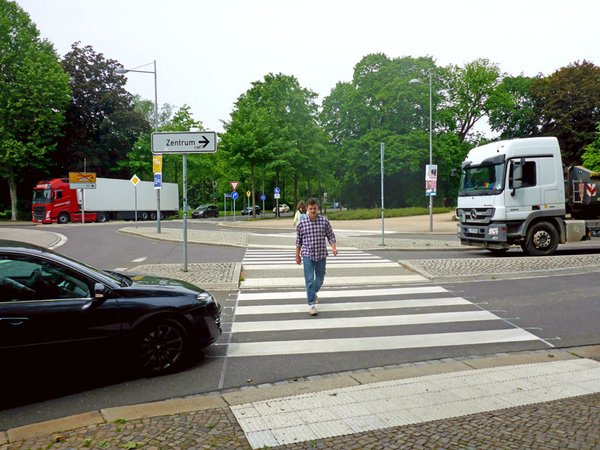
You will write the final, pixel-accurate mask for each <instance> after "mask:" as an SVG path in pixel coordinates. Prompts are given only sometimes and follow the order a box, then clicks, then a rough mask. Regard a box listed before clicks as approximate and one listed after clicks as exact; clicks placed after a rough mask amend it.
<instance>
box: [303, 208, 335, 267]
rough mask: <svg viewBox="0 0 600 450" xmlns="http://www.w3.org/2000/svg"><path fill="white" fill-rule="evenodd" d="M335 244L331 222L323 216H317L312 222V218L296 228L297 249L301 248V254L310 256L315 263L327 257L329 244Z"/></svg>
mask: <svg viewBox="0 0 600 450" xmlns="http://www.w3.org/2000/svg"><path fill="white" fill-rule="evenodd" d="M325 238H327V240H328V241H329V243H330V244H334V243H335V234H334V233H333V229H332V228H331V224H330V223H329V220H327V219H326V218H325V217H323V216H317V220H315V221H312V220H311V219H310V217H308V218H306V219H304V220H301V221H300V222H299V223H298V227H297V228H296V247H300V248H301V250H300V254H301V255H302V256H308V257H309V258H310V259H312V260H313V261H318V260H320V259H323V258H326V257H327V243H326V242H325Z"/></svg>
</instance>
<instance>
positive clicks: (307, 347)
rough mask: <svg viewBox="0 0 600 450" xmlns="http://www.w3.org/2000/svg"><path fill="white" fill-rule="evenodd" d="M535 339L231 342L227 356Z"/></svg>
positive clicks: (447, 336) (455, 336)
mask: <svg viewBox="0 0 600 450" xmlns="http://www.w3.org/2000/svg"><path fill="white" fill-rule="evenodd" d="M537 340H539V338H538V337H537V336H534V335H533V334H531V333H528V332H526V331H524V330H521V329H520V328H513V329H508V330H485V331H465V332H459V333H435V334H418V335H408V336H379V337H361V338H350V339H303V340H299V341H268V342H248V343H231V344H230V345H229V349H228V356H229V357H241V356H272V355H292V354H293V355H299V354H311V353H338V352H360V351H373V350H399V349H408V348H425V347H448V346H453V345H475V344H493V343H500V342H521V341H537Z"/></svg>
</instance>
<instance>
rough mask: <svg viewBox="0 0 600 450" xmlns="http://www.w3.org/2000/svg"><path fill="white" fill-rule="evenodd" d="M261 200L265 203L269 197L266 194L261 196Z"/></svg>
mask: <svg viewBox="0 0 600 450" xmlns="http://www.w3.org/2000/svg"><path fill="white" fill-rule="evenodd" d="M260 199H261V200H262V201H263V202H264V201H265V200H266V199H267V196H266V195H265V194H261V196H260Z"/></svg>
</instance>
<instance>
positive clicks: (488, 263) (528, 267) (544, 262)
mask: <svg viewBox="0 0 600 450" xmlns="http://www.w3.org/2000/svg"><path fill="white" fill-rule="evenodd" d="M400 264H402V265H404V266H405V267H408V268H411V269H413V270H415V271H416V272H419V273H420V274H421V275H423V276H425V277H427V278H429V279H430V280H431V281H433V282H443V281H450V280H460V279H462V278H465V279H469V280H474V279H478V278H479V279H500V278H507V277H514V276H515V275H518V274H521V275H523V276H547V275H552V274H558V273H561V274H567V273H585V272H596V271H598V270H600V255H569V256H557V255H554V256H530V257H520V258H510V257H505V258H502V257H498V258H486V259H484V258H454V259H410V260H401V261H400Z"/></svg>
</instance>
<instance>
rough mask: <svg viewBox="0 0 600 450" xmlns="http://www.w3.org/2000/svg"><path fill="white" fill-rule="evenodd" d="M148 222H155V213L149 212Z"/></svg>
mask: <svg viewBox="0 0 600 450" xmlns="http://www.w3.org/2000/svg"><path fill="white" fill-rule="evenodd" d="M150 220H156V213H155V212H151V213H150Z"/></svg>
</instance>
